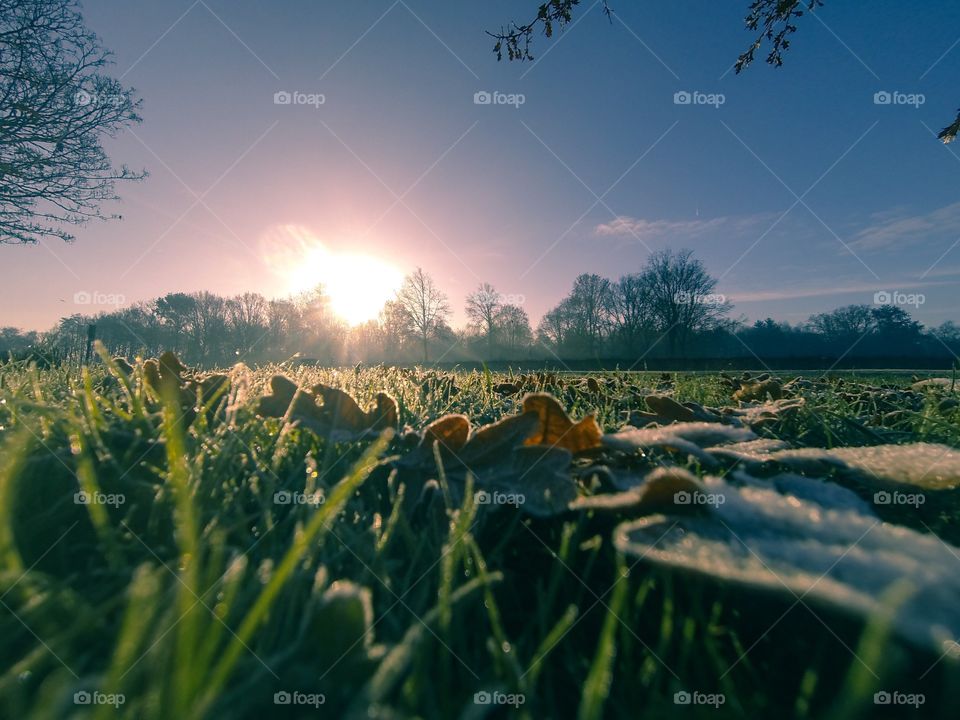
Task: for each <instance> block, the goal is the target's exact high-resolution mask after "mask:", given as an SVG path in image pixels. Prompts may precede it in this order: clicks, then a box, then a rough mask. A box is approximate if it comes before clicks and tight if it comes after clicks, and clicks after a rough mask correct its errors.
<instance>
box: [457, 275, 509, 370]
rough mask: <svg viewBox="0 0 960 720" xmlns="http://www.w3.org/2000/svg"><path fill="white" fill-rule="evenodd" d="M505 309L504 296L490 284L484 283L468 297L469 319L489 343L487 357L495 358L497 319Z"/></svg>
mask: <svg viewBox="0 0 960 720" xmlns="http://www.w3.org/2000/svg"><path fill="white" fill-rule="evenodd" d="M502 308H503V296H502V295H500V293H498V292H497V291H496V289H495V288H494V287H493V285H491V284H490V283H483V284H482V285H480V287H478V288H477V289H476V290H475V291H474V292H472V293H470V294H469V295H467V307H466V310H467V318H468V319H469V320H470V322H471V323H473V324H474V325H475V326H476V327H477V329H478V330H479V331H480V332H481V333H483V336H484V337H485V338H486V341H487V357H492V356H493V341H494V336H495V335H496V331H497V318H498V316H499V314H500V310H501V309H502Z"/></svg>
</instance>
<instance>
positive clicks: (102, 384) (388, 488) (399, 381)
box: [0, 365, 960, 719]
mask: <svg viewBox="0 0 960 720" xmlns="http://www.w3.org/2000/svg"><path fill="white" fill-rule="evenodd" d="M276 372H283V373H284V374H286V375H287V376H289V377H291V378H293V379H295V380H297V381H298V382H299V383H301V384H302V385H305V386H309V385H312V384H314V383H316V382H324V383H326V384H328V385H332V386H334V387H338V388H341V389H343V390H346V391H347V392H349V393H350V394H351V395H352V396H354V397H355V398H356V399H357V400H358V401H359V402H360V405H361V406H368V405H369V404H370V403H371V402H373V399H374V396H375V395H376V393H378V392H380V391H386V392H388V393H390V394H391V395H393V396H394V397H395V398H396V399H397V401H398V403H399V408H400V422H401V426H409V427H410V428H412V429H413V430H421V429H422V428H423V427H424V426H425V425H426V424H427V423H428V422H430V421H431V420H434V419H436V418H437V417H440V416H442V415H444V414H446V413H451V412H457V413H464V414H466V415H467V416H469V417H470V418H471V420H472V422H473V424H474V425H475V426H477V425H480V424H483V423H487V422H492V421H495V420H498V419H500V418H501V417H503V416H505V415H509V414H512V413H514V412H516V410H517V407H518V404H519V401H520V400H519V398H520V396H519V395H502V394H501V393H499V392H497V391H496V390H495V387H496V386H497V385H498V384H499V383H501V382H507V381H510V380H512V378H511V377H510V376H509V375H507V374H494V375H491V374H485V373H482V372H473V373H443V374H438V373H434V372H429V371H418V370H414V371H404V370H398V369H389V368H372V369H362V370H356V371H355V370H326V369H316V368H304V367H300V368H277V367H270V368H263V369H260V370H257V371H247V370H235V371H233V374H232V376H231V379H232V389H231V390H230V391H229V392H228V393H226V394H225V395H223V396H220V397H213V398H211V399H210V402H209V407H196V408H194V409H193V410H190V411H188V413H187V416H186V417H184V416H183V413H182V411H181V408H179V407H177V406H176V405H175V404H173V403H166V404H164V403H161V402H157V398H155V397H152V396H151V394H150V393H149V392H148V391H147V390H146V389H145V387H144V383H143V382H142V377H141V370H140V369H139V368H137V369H136V370H135V371H134V373H133V374H132V376H131V377H130V378H129V380H128V379H127V378H126V377H125V376H123V375H122V374H111V373H109V372H107V371H106V370H105V369H103V368H97V369H91V370H90V371H89V372H86V373H84V374H82V375H81V374H80V373H79V372H77V371H70V370H61V369H51V370H43V371H38V370H36V369H34V368H29V367H24V366H19V365H7V366H0V443H2V445H0V448H2V449H0V513H2V515H3V517H2V518H0V637H2V638H3V643H2V647H0V717H11V718H12V717H18V718H20V717H37V718H46V717H74V716H76V717H87V716H91V717H115V716H121V717H130V718H189V717H215V718H247V717H251V718H252V717H264V716H280V717H316V716H328V717H338V718H339V717H351V716H352V717H361V716H362V717H368V718H369V717H377V718H401V717H426V718H455V717H465V718H469V717H484V716H488V717H506V716H509V715H516V716H519V717H529V718H563V717H576V716H579V717H584V718H599V717H640V716H642V717H648V718H657V717H671V718H672V717H711V718H720V717H744V716H753V717H771V716H778V717H781V718H784V719H785V718H794V717H796V718H821V717H838V718H839V717H842V718H852V717H858V716H860V717H874V716H880V715H879V714H878V706H876V705H874V704H873V694H874V693H875V692H876V691H878V690H882V689H886V688H891V689H892V688H897V689H899V690H901V691H903V692H923V693H924V697H925V703H924V706H923V707H921V708H920V710H919V712H920V713H923V716H925V717H947V716H948V715H949V716H951V717H952V716H953V715H952V713H953V711H954V707H955V703H954V702H953V699H952V698H953V691H952V690H951V683H953V684H954V686H955V684H956V682H957V680H958V679H960V676H958V671H957V669H956V665H954V664H951V663H948V662H942V663H940V664H938V665H937V666H936V667H935V669H934V670H933V671H932V672H929V673H927V674H926V675H925V677H924V678H923V679H922V680H921V679H920V677H919V676H920V674H921V673H923V672H924V671H925V670H927V668H928V667H929V666H930V665H931V664H932V663H933V661H934V660H936V657H927V656H926V655H924V654H922V653H920V652H918V651H915V650H911V649H908V648H906V647H902V646H900V645H898V644H897V643H895V642H893V641H892V640H891V639H890V638H889V637H887V635H886V633H885V632H884V628H883V626H882V624H880V623H868V624H867V625H866V626H863V625H862V624H860V623H857V622H854V621H851V620H849V619H845V618H842V617H830V616H829V615H822V614H818V615H814V614H812V613H811V612H810V611H808V610H806V609H805V608H804V607H802V606H801V607H793V608H792V609H790V606H791V605H792V603H789V602H786V601H784V600H783V599H782V598H779V597H776V596H765V595H757V594H755V593H745V592H743V591H738V590H736V589H730V588H722V587H719V586H717V585H715V584H713V583H711V582H709V581H707V580H704V579H695V578H690V577H684V576H681V575H676V574H672V573H667V572H664V571H658V570H654V569H652V568H650V567H648V566H645V565H644V564H643V563H637V562H636V561H635V560H634V559H627V558H624V557H620V556H618V554H617V553H616V552H615V550H614V549H613V547H612V545H611V541H610V536H611V531H612V525H611V524H610V523H609V522H607V521H605V520H603V519H601V518H598V517H591V516H579V517H573V516H562V517H557V518H551V519H532V518H529V517H525V516H523V515H521V514H520V513H517V512H499V513H492V512H486V511H485V509H484V508H480V507H478V506H476V505H475V504H474V503H473V500H472V496H471V495H470V493H466V494H465V497H466V499H465V500H464V502H463V503H462V504H455V503H451V502H449V500H448V498H449V497H450V496H449V494H448V493H446V492H439V491H438V492H437V493H434V496H430V495H429V493H428V492H427V491H425V490H421V489H420V488H415V487H407V486H405V485H403V484H401V483H400V482H399V481H398V479H397V477H396V476H395V475H392V474H391V473H390V471H389V465H387V464H384V463H383V462H382V461H383V460H384V459H385V458H389V457H391V456H396V455H402V454H404V453H405V452H407V450H408V449H409V447H410V446H411V442H412V441H414V440H416V437H415V436H413V435H412V434H409V433H407V434H404V432H403V431H401V432H400V433H399V434H397V435H395V436H393V437H390V436H389V434H387V435H384V436H382V437H380V438H379V439H375V438H368V439H364V440H358V441H354V442H338V443H334V442H328V441H326V440H324V439H323V438H321V437H319V436H318V435H317V434H315V433H313V432H311V431H309V430H305V429H301V428H296V427H290V426H289V425H285V424H284V423H283V421H282V420H281V419H264V418H261V417H258V416H256V415H255V414H254V412H253V408H254V405H255V401H256V399H257V398H258V397H260V396H261V395H262V394H263V393H264V392H265V385H266V383H267V380H268V378H269V377H270V376H271V375H273V374H274V373H276ZM811 376H813V374H807V377H811ZM592 377H593V378H594V380H597V383H594V384H592V387H591V384H588V383H587V381H586V379H585V378H584V377H583V376H573V375H567V376H564V375H560V376H558V377H557V378H556V379H555V380H554V379H553V378H542V379H541V381H540V385H541V387H540V388H539V389H542V390H546V391H549V392H552V393H554V394H555V395H556V396H557V397H558V399H560V402H561V404H562V405H563V407H564V408H566V409H567V411H568V412H569V413H570V414H571V415H572V416H573V417H575V418H578V417H581V416H583V415H585V414H588V413H595V414H596V416H597V419H598V420H599V422H600V424H601V426H602V427H603V429H604V430H605V431H608V432H609V431H612V430H615V429H616V428H617V427H619V426H620V425H622V424H623V423H624V421H625V419H626V418H627V417H628V416H629V413H630V412H631V411H635V410H638V409H641V408H642V404H643V397H644V395H645V394H647V393H649V392H650V391H653V390H656V389H657V388H658V386H660V387H661V389H662V388H664V387H669V389H670V390H671V391H672V392H673V394H674V397H675V398H677V399H678V400H692V401H695V402H698V403H701V404H706V405H723V404H730V403H731V390H730V388H729V387H728V386H727V385H726V384H725V383H724V382H723V381H722V379H721V378H719V377H718V376H716V375H709V374H682V373H680V374H673V375H670V376H669V377H662V376H661V375H660V374H659V373H656V374H654V373H650V374H646V373H631V374H625V373H604V374H597V375H594V376H592ZM838 377H839V376H838ZM857 383H865V384H870V385H874V386H879V385H886V386H891V387H903V386H906V385H909V383H910V377H909V376H907V375H903V374H890V373H883V374H870V375H856V374H843V376H842V382H839V381H838V380H836V379H834V380H831V383H830V388H829V389H827V390H823V389H820V390H817V391H811V394H810V397H809V398H808V406H807V408H806V409H804V410H803V411H802V412H801V413H800V414H799V415H798V416H797V417H796V418H794V419H793V420H792V421H791V422H790V423H789V424H788V425H786V426H783V427H780V428H779V429H778V432H779V433H780V434H781V435H782V436H784V437H786V439H789V440H791V441H793V442H795V443H797V444H800V445H811V446H820V447H830V446H835V445H865V444H876V443H877V442H903V441H908V440H916V439H923V440H929V441H932V442H943V443H947V444H950V445H953V446H960V426H958V422H957V410H956V408H951V407H945V406H942V404H941V402H940V400H939V399H938V398H936V397H934V396H930V397H929V398H927V399H925V400H924V401H923V402H922V403H921V404H920V405H919V406H916V407H911V408H910V409H909V410H905V411H904V412H903V413H902V414H900V415H898V416H894V417H889V416H887V417H885V418H883V417H882V416H884V415H887V414H888V413H889V412H890V411H889V410H888V409H887V408H885V407H879V406H878V405H879V404H880V403H882V402H883V401H881V400H878V399H877V398H876V397H874V396H871V395H870V394H869V393H862V392H859V391H857V392H851V391H850V388H851V387H855V386H856V384H857ZM871 403H873V406H871ZM878 417H881V421H880V422H875V420H876V418H878ZM440 480H441V483H440V487H441V488H442V489H443V490H444V491H445V490H446V486H445V485H444V483H443V480H444V479H443V478H440ZM81 491H84V492H86V493H87V494H88V496H94V497H98V498H100V499H101V500H102V501H103V502H99V503H92V504H82V503H77V502H75V497H74V496H75V494H76V493H78V492H81ZM285 491H287V492H289V493H294V495H292V496H291V495H279V496H278V495H277V493H283V492H285ZM315 493H319V495H315ZM121 495H122V496H123V502H122V504H121V503H120V502H119V497H120V496H121ZM291 497H293V498H294V500H293V501H289V502H283V501H282V500H279V501H278V498H288V499H289V498H291ZM319 497H322V502H320V501H319V500H318V499H315V500H314V501H313V502H310V501H308V500H307V499H308V498H319ZM296 498H300V501H298V500H297V499H296ZM111 499H113V500H114V502H113V504H111V502H110V501H111ZM926 521H927V522H928V523H929V525H930V527H932V528H933V529H934V530H936V531H937V532H938V533H940V534H941V536H942V537H944V538H946V539H949V540H950V541H951V542H953V543H955V544H957V543H958V542H960V540H958V538H957V522H958V513H957V512H956V509H955V508H947V509H942V508H941V509H940V510H938V513H937V516H936V517H933V518H926ZM958 601H960V598H958ZM824 618H826V620H827V622H824ZM684 691H686V692H691V693H693V692H698V693H702V696H701V700H702V699H703V698H705V697H707V696H709V695H712V694H717V693H722V695H723V704H721V705H719V706H711V705H704V704H699V705H695V704H691V705H678V704H676V702H675V699H676V693H679V692H684ZM84 693H86V694H84ZM278 693H279V695H278ZM284 693H286V695H284ZM477 693H500V694H499V695H496V700H497V702H507V703H513V704H484V703H483V702H479V703H478V702H475V700H481V701H482V700H484V699H485V697H484V696H483V695H480V696H476V694H477ZM521 697H522V704H520V700H521ZM680 697H681V698H682V696H680ZM287 698H289V699H290V700H291V703H290V704H277V701H280V702H282V701H283V700H285V699H287ZM321 699H322V701H323V702H322V704H321V703H320V701H321ZM879 709H883V710H884V711H889V713H888V714H886V715H883V716H884V717H887V716H890V717H892V716H896V715H897V714H901V715H904V716H911V715H916V714H919V713H916V712H915V711H914V709H913V708H903V707H900V708H891V707H883V708H879Z"/></svg>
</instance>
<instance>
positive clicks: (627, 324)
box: [608, 273, 650, 355]
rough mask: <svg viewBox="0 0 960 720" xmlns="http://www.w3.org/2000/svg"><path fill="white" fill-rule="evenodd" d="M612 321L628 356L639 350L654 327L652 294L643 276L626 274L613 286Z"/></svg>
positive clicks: (611, 297)
mask: <svg viewBox="0 0 960 720" xmlns="http://www.w3.org/2000/svg"><path fill="white" fill-rule="evenodd" d="M608 299H609V303H610V322H611V324H612V326H613V332H614V334H615V336H616V339H617V340H619V341H620V343H621V344H622V348H623V349H624V350H626V351H627V353H628V354H631V355H632V354H634V353H636V352H637V351H638V350H639V344H640V340H641V338H642V337H643V335H644V332H645V331H646V330H647V329H648V327H649V324H650V291H649V288H648V287H647V285H646V283H645V282H644V278H643V275H642V274H640V273H633V274H631V275H624V276H623V277H621V278H620V279H619V280H618V281H617V282H615V283H613V284H612V285H611V286H610V293H609V295H608Z"/></svg>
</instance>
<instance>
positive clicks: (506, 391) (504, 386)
mask: <svg viewBox="0 0 960 720" xmlns="http://www.w3.org/2000/svg"><path fill="white" fill-rule="evenodd" d="M520 390H521V388H520V386H519V385H517V384H516V383H509V382H503V383H500V384H499V385H494V386H493V391H494V392H495V393H498V394H500V395H516V394H517V393H518V392H520Z"/></svg>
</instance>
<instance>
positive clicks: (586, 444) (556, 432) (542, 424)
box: [523, 393, 603, 453]
mask: <svg viewBox="0 0 960 720" xmlns="http://www.w3.org/2000/svg"><path fill="white" fill-rule="evenodd" d="M523 410H524V413H536V414H537V417H538V418H539V427H538V428H537V432H536V433H534V434H533V435H531V436H530V437H528V438H527V440H526V442H525V443H524V444H526V445H551V446H554V447H561V448H565V449H567V450H569V451H570V452H573V453H578V452H583V451H584V450H592V449H593V448H597V447H600V438H601V437H603V431H602V430H601V429H600V426H599V425H598V424H597V421H596V420H595V419H594V417H593V415H587V417H585V418H583V419H582V420H581V421H580V422H578V423H576V424H574V422H573V421H572V420H571V419H570V417H569V416H568V415H567V413H566V411H565V410H564V409H563V408H562V407H561V406H560V403H558V402H557V400H556V398H554V397H553V396H552V395H548V394H547V393H534V394H531V395H527V396H526V397H525V398H524V399H523Z"/></svg>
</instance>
